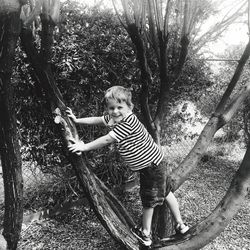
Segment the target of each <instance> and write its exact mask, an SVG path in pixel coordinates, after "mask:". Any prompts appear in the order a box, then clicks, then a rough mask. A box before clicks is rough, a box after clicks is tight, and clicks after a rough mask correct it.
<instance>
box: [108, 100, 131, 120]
mask: <svg viewBox="0 0 250 250" xmlns="http://www.w3.org/2000/svg"><path fill="white" fill-rule="evenodd" d="M107 108H108V113H109V115H110V116H111V117H112V119H113V120H114V122H116V123H117V122H120V121H121V120H122V119H123V118H125V117H126V116H127V115H129V114H130V113H131V112H132V109H131V108H130V107H129V106H128V104H127V103H126V102H124V101H121V102H118V101H116V100H113V99H110V100H109V101H108V103H107Z"/></svg>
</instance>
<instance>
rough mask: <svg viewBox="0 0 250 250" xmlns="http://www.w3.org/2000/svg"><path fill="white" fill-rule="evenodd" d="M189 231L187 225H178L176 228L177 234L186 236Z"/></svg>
mask: <svg viewBox="0 0 250 250" xmlns="http://www.w3.org/2000/svg"><path fill="white" fill-rule="evenodd" d="M188 230H189V226H187V225H186V224H184V223H183V224H177V226H176V228H175V232H176V234H182V235H185V234H187V232H188Z"/></svg>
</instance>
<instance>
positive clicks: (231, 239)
mask: <svg viewBox="0 0 250 250" xmlns="http://www.w3.org/2000/svg"><path fill="white" fill-rule="evenodd" d="M229 147H230V149H229ZM242 152H243V151H242V149H241V148H240V147H238V146H235V147H234V146H233V145H232V144H229V145H226V144H223V145H221V146H220V147H216V149H215V148H213V147H212V148H210V149H209V151H208V157H206V158H204V161H202V162H201V163H200V165H199V166H198V167H197V169H196V170H195V171H194V173H193V174H192V175H191V176H190V177H189V179H188V180H187V181H186V182H185V183H184V184H183V185H182V186H181V188H180V189H179V190H178V191H177V192H176V197H177V199H178V201H179V203H180V209H181V212H182V215H183V217H184V220H185V221H186V222H187V223H188V224H189V225H191V226H192V225H195V224H196V223H198V222H199V221H200V220H202V219H203V218H205V217H206V216H207V215H209V214H210V213H211V212H212V211H213V209H214V208H215V207H216V205H217V204H218V202H219V201H220V200H221V198H222V197H223V196H224V195H225V193H226V191H227V188H228V187H229V185H230V182H231V180H232V178H233V176H234V173H235V171H236V170H237V168H238V167H239V164H240V161H241V159H242V156H243V153H242ZM123 202H124V204H125V205H126V207H127V208H128V209H129V212H130V213H131V214H132V216H133V217H134V219H135V221H138V220H139V218H138V217H139V216H138V214H140V210H141V205H140V201H139V197H138V190H135V191H134V192H133V193H127V194H126V197H125V198H124V201H123ZM249 221H250V196H249V195H248V196H247V197H246V199H245V201H244V203H243V204H242V206H241V208H240V209H239V211H238V213H237V215H236V216H235V217H234V218H233V219H232V220H231V222H230V223H229V225H228V226H227V227H226V229H225V230H224V231H223V233H221V234H220V235H219V236H218V237H217V238H216V239H215V240H214V241H213V242H211V243H209V244H208V245H207V246H205V247H204V248H203V249H204V250H248V249H250V233H249V225H248V224H249ZM18 249H19V250H38V249H43V250H51V249H60V250H64V249H65V250H66V249H67V250H69V249H72V250H73V249H74V250H76V249H77V250H78V249H79V250H81V249H86V250H87V249H88V250H97V249H98V250H104V249H105V250H114V249H117V250H118V249H119V246H117V245H116V244H115V242H114V241H113V240H112V239H111V238H110V236H109V234H108V233H107V232H106V230H105V229H104V228H103V227H102V225H101V224H100V223H99V221H98V220H97V218H96V217H95V215H94V213H93V211H92V210H91V209H90V208H89V207H86V206H85V207H84V208H83V207H77V208H74V209H71V210H70V211H69V212H68V213H67V214H64V215H61V216H58V217H55V218H53V219H50V220H46V221H40V222H39V223H38V222H33V223H31V224H30V225H29V226H28V227H27V228H26V229H25V230H23V231H22V237H21V240H20V242H19V247H18Z"/></svg>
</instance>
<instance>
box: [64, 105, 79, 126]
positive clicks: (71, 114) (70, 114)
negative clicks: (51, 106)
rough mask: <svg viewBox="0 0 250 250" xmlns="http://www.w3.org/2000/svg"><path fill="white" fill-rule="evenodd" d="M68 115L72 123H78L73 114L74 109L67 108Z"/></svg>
mask: <svg viewBox="0 0 250 250" xmlns="http://www.w3.org/2000/svg"><path fill="white" fill-rule="evenodd" d="M66 113H67V115H68V117H69V118H71V119H72V121H73V122H74V123H76V121H77V118H76V116H75V115H74V114H73V111H72V109H71V108H69V107H67V110H66Z"/></svg>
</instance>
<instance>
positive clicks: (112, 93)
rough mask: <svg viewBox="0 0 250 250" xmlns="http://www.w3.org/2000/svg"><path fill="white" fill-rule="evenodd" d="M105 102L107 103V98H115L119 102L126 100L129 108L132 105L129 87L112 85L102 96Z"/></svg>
mask: <svg viewBox="0 0 250 250" xmlns="http://www.w3.org/2000/svg"><path fill="white" fill-rule="evenodd" d="M104 100H105V103H106V104H107V103H108V102H109V100H115V101H117V102H119V103H121V102H126V104H127V105H128V106H129V108H131V110H132V109H133V107H134V104H133V103H132V93H131V91H130V89H128V88H124V87H122V86H113V87H111V88H109V89H108V90H107V91H106V92H105V96H104Z"/></svg>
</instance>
